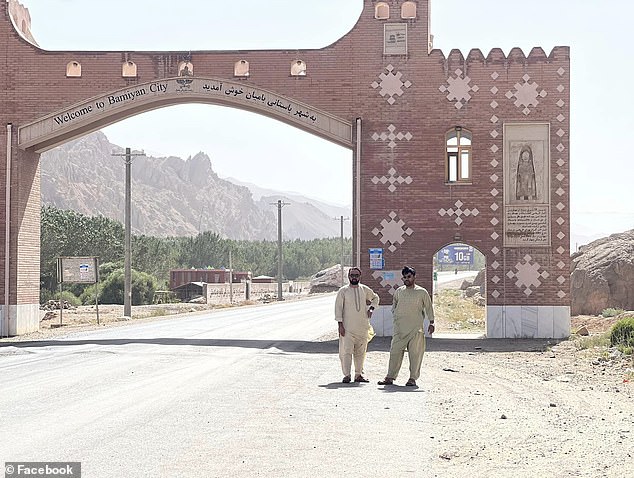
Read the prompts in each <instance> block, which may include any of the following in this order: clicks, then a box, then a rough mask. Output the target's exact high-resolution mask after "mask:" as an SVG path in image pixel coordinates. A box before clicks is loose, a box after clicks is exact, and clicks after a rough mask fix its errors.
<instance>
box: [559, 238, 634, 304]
mask: <svg viewBox="0 0 634 478" xmlns="http://www.w3.org/2000/svg"><path fill="white" fill-rule="evenodd" d="M571 258H572V266H571V268H572V271H571V283H572V286H571V294H572V315H579V314H600V313H601V312H602V311H603V310H604V309H607V308H620V309H625V310H634V230H631V231H626V232H623V233H620V234H612V235H610V236H608V237H604V238H602V239H598V240H596V241H594V242H591V243H590V244H587V245H585V246H582V247H581V248H580V249H579V251H578V252H576V253H575V254H573V255H572V257H571Z"/></svg>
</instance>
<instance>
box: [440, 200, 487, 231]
mask: <svg viewBox="0 0 634 478" xmlns="http://www.w3.org/2000/svg"><path fill="white" fill-rule="evenodd" d="M463 205H464V203H463V202H462V201H460V200H458V201H456V202H455V203H454V206H455V207H456V208H455V209H452V208H449V209H444V208H443V209H440V210H439V211H438V214H440V216H441V217H444V216H445V215H447V216H449V217H451V216H454V215H455V216H456V219H454V222H455V223H456V224H458V225H460V224H462V223H463V219H462V217H461V216H465V217H468V216H474V217H475V216H477V215H478V214H480V211H478V209H477V208H473V209H462V206H463Z"/></svg>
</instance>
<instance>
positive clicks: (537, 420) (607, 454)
mask: <svg viewBox="0 0 634 478" xmlns="http://www.w3.org/2000/svg"><path fill="white" fill-rule="evenodd" d="M215 307H218V306H215ZM209 308H213V307H211V306H207V305H202V304H172V305H154V306H141V307H133V310H132V316H133V318H132V320H133V321H135V322H136V321H151V320H166V319H167V318H170V315H172V314H198V313H203V312H204V311H205V310H208V309H209ZM99 313H100V322H101V324H100V325H97V324H96V311H95V309H94V307H80V308H77V309H74V310H70V311H66V310H65V311H64V314H63V323H64V324H65V325H63V326H62V327H55V325H56V323H59V311H57V312H56V313H55V314H54V316H53V317H52V318H50V319H47V320H44V321H42V326H41V330H40V332H37V333H35V334H29V335H28V336H21V337H14V338H10V339H0V344H2V343H6V342H10V341H19V340H38V339H47V338H54V337H59V336H62V335H67V334H68V333H71V332H77V331H83V330H91V329H96V328H100V327H116V326H119V325H121V324H127V323H130V322H129V320H125V319H122V317H121V316H122V314H123V307H122V306H100V308H99ZM43 315H44V313H43ZM172 318H173V317H172ZM616 320H617V319H616V318H603V317H595V316H578V317H573V318H572V324H571V330H572V331H573V335H572V336H571V337H570V339H568V340H562V341H554V340H546V339H540V340H511V339H508V340H507V339H465V338H461V337H460V334H457V333H456V330H455V329H453V328H452V327H450V325H451V324H443V321H442V320H439V321H437V322H438V330H437V332H439V333H451V335H449V336H447V335H443V336H442V337H435V338H433V339H431V340H428V342H427V353H426V354H425V359H424V362H423V375H422V376H421V379H420V381H419V382H420V386H421V389H420V391H423V392H424V393H425V397H427V398H426V400H427V402H429V408H425V410H427V412H426V413H429V415H430V416H429V417H428V419H429V423H428V424H427V425H426V428H425V431H424V432H423V434H427V435H429V436H428V437H427V438H426V440H427V441H428V442H430V443H426V445H425V450H426V452H425V453H428V452H429V447H431V450H432V454H433V455H432V456H431V457H430V460H431V468H430V469H429V471H430V474H429V475H427V476H431V477H442V478H453V477H455V478H458V477H460V478H462V477H464V476H478V477H480V476H490V477H509V476H513V477H515V478H519V477H524V476H526V477H528V476H530V477H535V476H539V477H584V478H597V477H608V478H625V477H630V476H634V474H633V473H632V471H633V470H634V465H633V463H634V385H632V382H634V361H633V358H632V357H631V356H623V355H622V354H621V353H620V352H618V350H616V349H611V348H609V347H608V346H607V345H606V341H605V339H602V338H603V337H605V333H606V332H607V331H609V329H610V328H611V327H612V325H613V324H614V322H615V321H616ZM582 326H585V327H586V328H587V329H588V333H589V335H588V336H578V335H576V334H574V332H576V331H577V330H579V329H580V328H581V327H582ZM469 332H470V333H473V332H474V330H469ZM482 332H483V330H482ZM454 336H455V338H453V337H454ZM335 339H336V332H335V330H334V328H333V332H332V333H331V334H328V335H327V336H324V337H322V338H321V339H320V342H323V344H324V347H327V348H329V349H328V350H330V348H332V344H333V343H334V340H335ZM389 343H390V339H389V337H377V338H375V339H374V340H373V341H372V342H371V343H370V345H369V350H368V356H367V360H366V369H367V371H369V377H370V378H372V380H373V382H374V383H375V381H376V379H377V377H378V378H381V377H382V376H383V375H382V374H384V373H385V372H384V370H385V364H386V363H387V359H388V353H389ZM332 353H336V352H334V349H333V351H332ZM406 367H407V357H406V359H405V363H404V366H403V369H402V370H403V374H402V375H406ZM405 379H406V376H401V377H399V378H398V380H397V385H398V386H396V387H394V391H400V390H401V389H405V388H407V387H403V386H402V384H403V383H404V381H405ZM427 435H425V436H427ZM359 476H361V475H359ZM363 476H366V475H363ZM367 476H370V475H367ZM386 476H387V475H386ZM393 476H401V475H398V474H395V475H393Z"/></svg>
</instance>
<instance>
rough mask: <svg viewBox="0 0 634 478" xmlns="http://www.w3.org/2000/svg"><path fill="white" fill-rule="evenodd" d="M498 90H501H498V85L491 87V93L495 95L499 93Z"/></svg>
mask: <svg viewBox="0 0 634 478" xmlns="http://www.w3.org/2000/svg"><path fill="white" fill-rule="evenodd" d="M498 91H500V90H498V87H497V86H494V87H493V88H491V93H493V94H494V95H497V94H498Z"/></svg>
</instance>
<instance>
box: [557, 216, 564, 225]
mask: <svg viewBox="0 0 634 478" xmlns="http://www.w3.org/2000/svg"><path fill="white" fill-rule="evenodd" d="M555 222H556V223H557V224H559V225H560V226H561V225H562V224H563V223H564V222H566V221H564V218H563V217H558V218H557V221H555Z"/></svg>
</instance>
